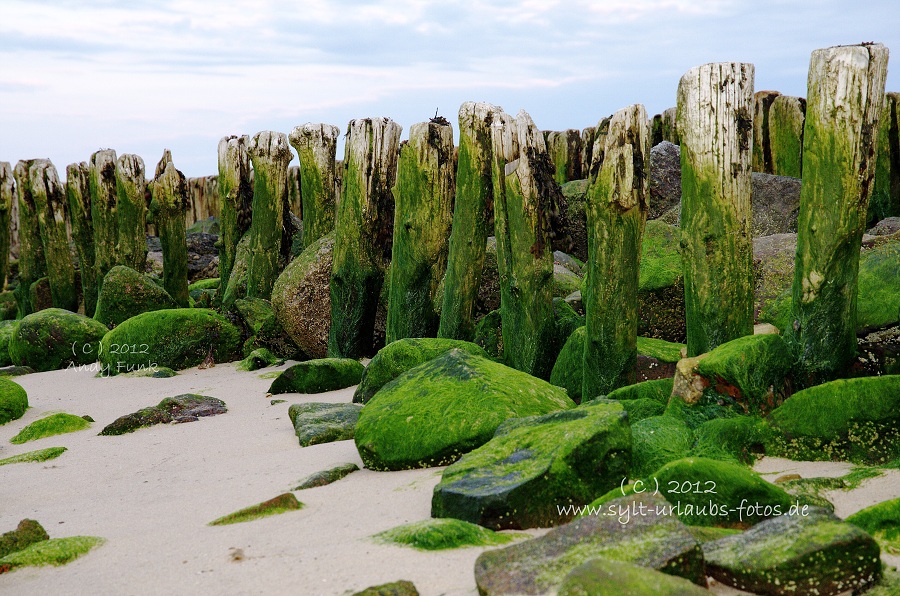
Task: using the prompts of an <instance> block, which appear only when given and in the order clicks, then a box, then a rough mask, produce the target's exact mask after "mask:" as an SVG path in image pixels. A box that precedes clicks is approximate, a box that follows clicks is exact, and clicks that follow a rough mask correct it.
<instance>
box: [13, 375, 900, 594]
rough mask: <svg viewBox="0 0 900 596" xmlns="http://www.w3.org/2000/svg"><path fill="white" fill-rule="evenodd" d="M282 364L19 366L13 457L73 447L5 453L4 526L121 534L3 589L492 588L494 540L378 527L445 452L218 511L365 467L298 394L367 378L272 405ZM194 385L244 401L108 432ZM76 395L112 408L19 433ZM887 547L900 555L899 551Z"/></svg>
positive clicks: (874, 491)
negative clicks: (433, 548) (317, 426)
mask: <svg viewBox="0 0 900 596" xmlns="http://www.w3.org/2000/svg"><path fill="white" fill-rule="evenodd" d="M279 368H283V367H279ZM271 370H278V369H264V370H263V371H255V372H243V371H238V370H236V369H235V366H234V364H220V365H217V366H215V367H214V368H211V369H207V370H197V369H189V370H186V371H182V372H181V373H179V374H178V375H177V376H175V377H172V378H168V379H154V378H134V377H126V376H119V377H112V378H97V377H95V376H94V373H92V372H89V371H72V370H61V371H56V372H48V373H38V374H31V375H27V376H24V377H18V378H16V379H15V380H16V382H18V383H20V384H21V385H22V386H23V387H25V389H26V390H27V392H28V396H29V402H30V405H31V408H30V409H29V410H28V411H27V413H26V414H25V416H24V417H22V418H21V419H19V420H16V421H14V422H11V423H9V424H6V425H4V426H0V459H2V458H6V457H10V456H13V455H17V454H19V453H25V452H27V451H32V450H35V449H42V448H46V447H55V446H64V447H67V448H68V451H67V452H66V453H64V454H63V455H62V456H60V457H59V458H57V459H55V460H51V461H48V462H44V463H22V464H14V465H7V466H3V467H0V531H9V530H11V529H13V528H15V526H16V524H17V523H18V522H19V521H20V520H21V519H23V518H32V519H36V520H38V521H39V522H40V523H41V524H43V525H44V527H45V528H46V529H47V531H48V532H49V534H50V536H51V538H59V537H65V536H75V535H89V536H100V537H103V538H105V539H106V540H107V542H106V543H105V544H104V545H102V546H100V547H99V548H97V549H95V550H94V551H92V552H90V553H89V554H87V555H86V556H83V557H82V558H80V559H78V560H76V561H74V562H72V563H70V564H68V565H66V566H64V567H43V568H24V569H20V570H16V571H14V572H12V573H8V574H3V575H0V593H9V594H347V593H352V592H353V591H356V590H361V589H363V588H366V587H368V586H372V585H376V584H381V583H385V582H390V581H395V580H399V579H407V580H410V581H412V582H413V583H414V584H415V585H416V587H417V588H418V589H419V591H420V592H421V593H422V594H448V595H449V594H475V593H477V591H476V587H475V581H474V577H473V572H472V569H473V564H474V562H475V559H476V558H477V557H478V555H479V554H480V553H481V552H482V551H483V550H484V549H483V548H464V549H457V550H452V551H441V552H420V551H416V550H413V549H410V548H403V547H397V546H390V545H385V544H379V543H377V542H375V541H373V540H372V539H371V536H372V535H373V534H375V533H377V532H380V531H382V530H386V529H389V528H392V527H395V526H397V525H400V524H404V523H408V522H412V521H417V520H422V519H426V518H428V517H429V515H430V506H431V494H432V489H433V487H434V485H435V484H436V483H437V482H438V480H439V478H440V472H441V468H432V469H424V470H411V471H404V472H390V473H381V472H372V471H369V470H360V471H358V472H355V473H353V474H351V475H350V476H348V477H347V478H345V479H343V480H340V481H338V482H336V483H334V484H331V485H329V486H325V487H320V488H314V489H307V490H303V491H297V492H296V493H295V495H296V496H297V498H298V499H299V500H300V501H301V502H302V503H304V505H305V507H304V508H303V509H302V510H300V511H295V512H289V513H285V514H282V515H278V516H274V517H269V518H266V519H261V520H256V521H252V522H248V523H240V524H234V525H229V526H219V527H211V526H208V525H207V524H208V522H210V521H212V520H214V519H216V518H218V517H220V516H222V515H225V514H228V513H231V512H233V511H236V510H238V509H241V508H243V507H246V506H249V505H253V504H256V503H259V502H261V501H264V500H266V499H269V498H272V497H274V496H276V495H278V494H281V493H284V492H287V491H289V490H290V488H291V487H292V486H295V485H296V484H297V483H298V482H299V481H300V480H302V479H303V478H305V477H306V476H307V475H309V474H312V473H314V472H317V471H320V470H324V469H328V468H330V467H332V466H334V465H337V464H340V463H345V462H352V463H356V464H358V465H359V466H360V467H362V462H361V460H360V459H359V456H358V454H357V452H356V448H355V446H354V444H353V442H352V441H340V442H336V443H330V444H323V445H315V446H312V447H307V448H301V447H300V446H299V445H298V443H297V438H296V436H295V435H294V431H293V428H292V426H291V423H290V420H289V419H288V415H287V409H288V406H289V405H290V404H292V403H301V402H313V401H328V402H347V401H350V400H351V397H352V394H353V389H352V388H349V389H344V390H341V391H334V392H330V393H324V394H318V395H299V394H288V395H283V396H277V397H278V398H283V399H286V402H285V403H281V404H276V405H271V404H270V400H271V399H272V398H271V397H269V396H267V395H266V389H267V388H268V386H269V385H270V383H271V380H270V379H262V378H260V376H259V375H260V374H261V373H264V372H268V371H271ZM181 393H199V394H202V395H209V396H212V397H217V398H219V399H222V400H224V401H225V402H226V404H227V405H228V413H227V414H224V415H220V416H216V417H212V418H202V419H200V420H199V421H197V422H192V423H186V424H173V425H161V426H155V427H151V428H146V429H141V430H138V431H137V432H134V433H131V434H126V435H122V436H115V437H107V436H98V435H97V433H98V432H99V431H100V430H101V429H102V428H103V427H104V426H106V425H107V424H109V423H110V422H112V421H113V420H115V419H116V418H118V417H119V416H122V415H124V414H127V413H130V412H134V411H135V410H138V409H140V408H142V407H146V406H150V405H155V404H156V403H158V402H159V401H160V400H161V399H162V398H164V397H167V396H173V395H178V394H181ZM60 411H64V412H68V413H70V414H76V415H85V414H86V415H90V416H91V417H93V418H94V419H95V420H96V422H95V423H94V424H93V425H92V428H91V429H89V430H85V431H79V432H76V433H71V434H67V435H59V436H55V437H48V438H44V439H41V440H38V441H33V442H29V443H25V444H23V445H12V444H10V443H9V439H10V438H11V437H12V436H14V435H15V434H16V433H18V432H19V431H20V430H21V429H22V428H23V427H25V426H26V425H28V424H29V423H31V422H33V421H35V420H37V419H39V418H42V417H44V416H46V415H48V414H50V413H54V412H60ZM756 467H757V469H758V470H759V471H760V472H762V473H764V474H765V477H766V478H767V479H769V480H774V478H776V477H778V476H779V475H781V474H787V473H799V474H801V475H802V476H804V477H812V476H839V475H842V474H844V473H846V472H847V471H849V470H850V469H851V467H852V466H850V465H849V464H840V463H821V462H820V463H798V462H791V461H789V460H779V459H774V458H766V459H763V460H761V461H760V462H759V463H758V464H757V466H756ZM827 496H828V498H829V499H831V500H832V501H833V502H834V504H835V506H836V512H837V513H838V515H840V516H841V517H845V516H847V515H849V514H851V513H853V512H855V511H858V510H859V509H862V508H863V507H866V506H868V505H871V504H874V503H877V502H880V501H883V500H886V499H890V498H895V497H900V471H897V470H893V471H890V472H889V473H887V474H885V475H883V476H881V477H878V478H873V479H869V480H867V481H865V482H864V483H863V484H862V485H861V486H860V487H859V488H857V489H856V490H854V491H849V492H848V491H834V492H831V493H829V494H828V495H827ZM540 532H541V531H540V530H538V531H533V532H532V533H533V534H538V533H540ZM885 560H886V561H888V562H889V563H891V564H893V565H897V564H898V563H900V561H898V558H897V557H893V558H890V557H885ZM714 591H716V592H718V593H729V594H736V593H738V592H736V591H733V590H730V589H724V588H721V587H719V588H715V589H714Z"/></svg>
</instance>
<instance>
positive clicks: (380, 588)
mask: <svg viewBox="0 0 900 596" xmlns="http://www.w3.org/2000/svg"><path fill="white" fill-rule="evenodd" d="M352 596H419V591H418V590H416V586H415V584H413V583H412V582H410V581H406V580H404V579H401V580H399V581H395V582H390V583H387V584H379V585H377V586H370V587H368V588H366V589H365V590H361V591H359V592H354V593H353V595H352Z"/></svg>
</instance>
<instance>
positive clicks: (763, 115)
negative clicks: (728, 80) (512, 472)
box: [750, 91, 781, 174]
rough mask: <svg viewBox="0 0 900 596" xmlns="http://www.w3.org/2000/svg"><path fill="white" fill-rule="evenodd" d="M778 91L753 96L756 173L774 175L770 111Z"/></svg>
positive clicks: (754, 163) (754, 161)
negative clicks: (770, 136)
mask: <svg viewBox="0 0 900 596" xmlns="http://www.w3.org/2000/svg"><path fill="white" fill-rule="evenodd" d="M780 95H781V93H779V92H778V91H757V92H756V93H754V94H753V158H752V162H751V164H750V167H751V168H752V169H753V171H754V172H764V173H766V174H772V173H773V169H772V146H771V144H770V142H769V110H770V109H771V107H772V103H773V102H774V101H775V98H776V97H778V96H780Z"/></svg>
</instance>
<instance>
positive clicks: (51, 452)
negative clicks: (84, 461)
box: [0, 447, 66, 466]
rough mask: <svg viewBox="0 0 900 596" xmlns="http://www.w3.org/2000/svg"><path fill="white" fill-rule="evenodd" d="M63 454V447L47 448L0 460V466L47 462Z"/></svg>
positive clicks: (64, 449)
mask: <svg viewBox="0 0 900 596" xmlns="http://www.w3.org/2000/svg"><path fill="white" fill-rule="evenodd" d="M65 452H66V448H65V447H48V448H47V449H38V450H37V451H29V452H27V453H20V454H19V455H14V456H12V457H7V458H5V459H0V466H5V465H7V464H24V463H29V462H42V461H48V460H51V459H56V458H57V457H59V456H60V455H62V454H63V453H65Z"/></svg>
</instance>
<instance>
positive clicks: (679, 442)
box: [631, 416, 694, 478]
mask: <svg viewBox="0 0 900 596" xmlns="http://www.w3.org/2000/svg"><path fill="white" fill-rule="evenodd" d="M631 437H632V441H633V444H632V449H631V452H632V459H631V461H632V467H631V471H632V475H633V476H634V477H635V478H643V477H646V476H649V475H650V474H652V473H653V472H655V471H656V470H658V469H660V468H661V467H663V466H664V465H666V464H668V463H669V462H673V461H676V460H679V459H681V458H683V457H687V455H688V454H689V453H690V451H691V446H693V444H694V433H693V432H692V431H691V429H690V428H688V426H687V425H686V424H685V423H684V422H682V421H681V420H678V419H676V418H672V417H671V416H652V417H649V418H644V419H643V420H639V421H637V422H634V423H632V425H631Z"/></svg>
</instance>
